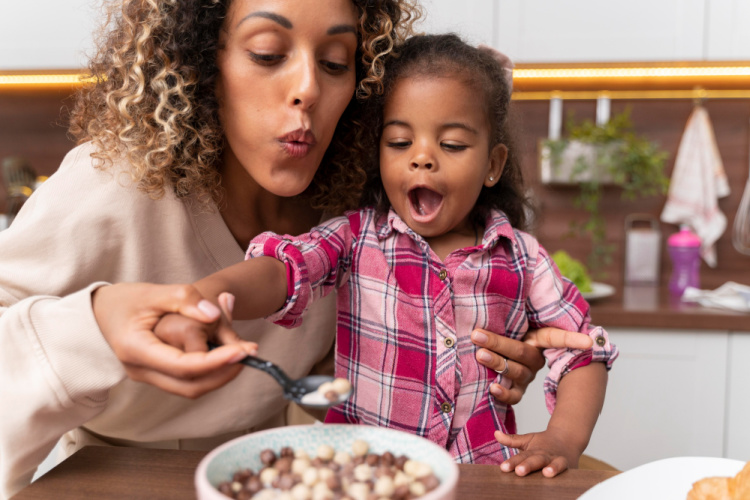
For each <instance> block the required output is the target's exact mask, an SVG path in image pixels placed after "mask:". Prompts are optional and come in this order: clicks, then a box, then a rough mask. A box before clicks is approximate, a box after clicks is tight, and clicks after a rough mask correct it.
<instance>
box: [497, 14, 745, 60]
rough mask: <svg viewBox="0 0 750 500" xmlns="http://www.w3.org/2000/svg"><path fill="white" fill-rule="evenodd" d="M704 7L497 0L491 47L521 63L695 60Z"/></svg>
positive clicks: (698, 54) (700, 50)
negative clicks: (494, 31) (493, 36)
mask: <svg viewBox="0 0 750 500" xmlns="http://www.w3.org/2000/svg"><path fill="white" fill-rule="evenodd" d="M737 1H738V2H743V1H744V0H737ZM706 3H710V2H705V1H704V0H659V1H656V2H655V1H653V0H630V1H628V2H611V1H601V0H562V1H553V0H499V9H498V10H497V16H498V17H497V23H496V26H497V28H496V38H495V42H494V43H495V44H494V46H495V47H496V48H498V49H499V50H501V51H503V52H506V53H507V54H508V55H509V56H510V57H511V58H512V59H513V60H515V61H517V62H525V63H533V62H579V61H585V62H591V61H593V62H596V61H666V60H699V59H702V58H703V57H704V54H703V50H704V46H703V38H704V14H705V12H704V11H705V4H706ZM738 22H739V21H738ZM744 22H745V25H747V21H746V20H745V21H744Z"/></svg>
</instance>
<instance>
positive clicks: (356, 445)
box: [352, 439, 370, 457]
mask: <svg viewBox="0 0 750 500" xmlns="http://www.w3.org/2000/svg"><path fill="white" fill-rule="evenodd" d="M368 451H370V445H369V444H367V441H364V440H362V439H357V440H356V441H354V442H353V443H352V455H354V456H355V457H363V456H365V455H367V452H368Z"/></svg>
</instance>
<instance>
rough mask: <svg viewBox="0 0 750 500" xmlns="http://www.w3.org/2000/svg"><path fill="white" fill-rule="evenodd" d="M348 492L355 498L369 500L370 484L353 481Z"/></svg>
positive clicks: (356, 499) (355, 499)
mask: <svg viewBox="0 0 750 500" xmlns="http://www.w3.org/2000/svg"><path fill="white" fill-rule="evenodd" d="M346 493H347V494H348V495H349V496H350V497H352V498H353V499H354V500H367V498H368V497H369V496H370V486H369V485H367V484H366V483H352V484H351V485H350V486H349V490H348V491H347V492H346Z"/></svg>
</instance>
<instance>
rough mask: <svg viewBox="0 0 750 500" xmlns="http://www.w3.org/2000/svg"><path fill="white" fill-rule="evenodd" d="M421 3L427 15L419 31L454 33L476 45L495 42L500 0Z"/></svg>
mask: <svg viewBox="0 0 750 500" xmlns="http://www.w3.org/2000/svg"><path fill="white" fill-rule="evenodd" d="M420 4H421V5H422V7H423V10H424V17H423V19H422V21H421V22H420V24H419V25H417V26H416V28H417V31H424V32H427V33H447V32H453V33H456V34H458V35H461V36H462V37H463V38H464V39H465V40H466V41H468V42H470V43H473V44H478V43H484V44H487V45H492V44H493V42H494V39H493V36H494V31H495V26H494V22H495V19H496V15H495V14H496V12H497V8H498V2H497V0H469V1H468V2H457V1H456V0H421V2H420Z"/></svg>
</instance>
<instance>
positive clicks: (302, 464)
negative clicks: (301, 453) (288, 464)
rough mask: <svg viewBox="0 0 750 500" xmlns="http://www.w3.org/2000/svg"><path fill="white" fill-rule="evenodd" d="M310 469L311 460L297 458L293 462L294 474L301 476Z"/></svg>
mask: <svg viewBox="0 0 750 500" xmlns="http://www.w3.org/2000/svg"><path fill="white" fill-rule="evenodd" d="M309 468H310V460H308V459H307V458H295V459H294V460H292V473H293V474H299V475H300V476H301V475H302V474H304V473H305V471H306V470H307V469H309Z"/></svg>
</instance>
